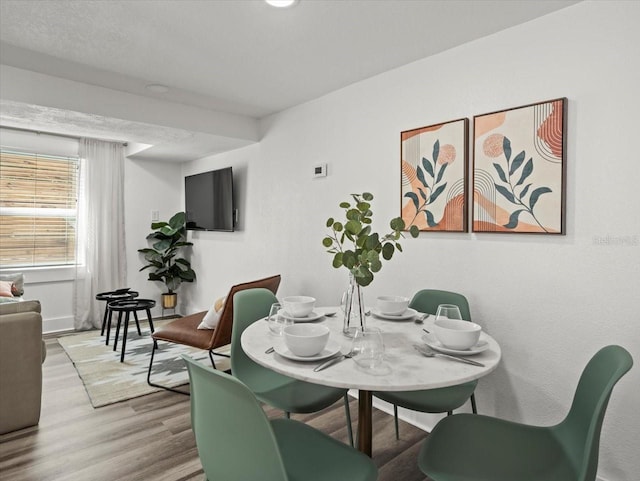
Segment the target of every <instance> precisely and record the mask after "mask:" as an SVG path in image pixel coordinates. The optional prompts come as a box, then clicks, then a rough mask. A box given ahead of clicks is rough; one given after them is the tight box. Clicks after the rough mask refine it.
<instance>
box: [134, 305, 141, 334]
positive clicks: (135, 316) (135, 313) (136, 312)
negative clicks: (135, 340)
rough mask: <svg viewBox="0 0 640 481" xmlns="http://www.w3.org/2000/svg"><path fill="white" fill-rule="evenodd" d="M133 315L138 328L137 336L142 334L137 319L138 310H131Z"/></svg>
mask: <svg viewBox="0 0 640 481" xmlns="http://www.w3.org/2000/svg"><path fill="white" fill-rule="evenodd" d="M133 317H134V319H135V320H136V327H137V328H138V336H142V331H141V330H140V322H139V321H138V311H133Z"/></svg>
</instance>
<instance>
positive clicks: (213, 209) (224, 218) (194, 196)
mask: <svg viewBox="0 0 640 481" xmlns="http://www.w3.org/2000/svg"><path fill="white" fill-rule="evenodd" d="M184 192H185V212H186V214H187V229H188V230H221V231H228V232H232V231H233V228H234V222H233V220H234V209H233V171H232V169H231V167H227V168H225V169H219V170H212V171H210V172H203V173H201V174H195V175H188V176H186V177H185V178H184Z"/></svg>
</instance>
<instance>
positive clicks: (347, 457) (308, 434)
mask: <svg viewBox="0 0 640 481" xmlns="http://www.w3.org/2000/svg"><path fill="white" fill-rule="evenodd" d="M271 427H272V429H273V432H274V434H275V436H276V440H277V443H278V447H279V448H280V453H281V454H282V459H283V461H284V466H285V469H286V471H287V475H288V476H289V479H290V480H291V481H294V480H295V481H313V480H324V481H329V480H332V481H333V480H335V481H337V480H341V479H344V480H349V481H367V480H373V479H376V478H377V469H376V467H375V465H374V464H373V462H371V459H370V458H369V457H368V456H366V455H364V454H362V453H360V452H359V451H356V450H354V449H353V448H351V447H350V446H347V445H346V444H344V443H341V442H340V441H337V440H335V439H333V438H332V437H330V436H327V435H326V434H324V433H322V432H320V431H318V430H316V429H314V428H312V427H310V426H307V425H306V424H302V423H299V422H296V421H292V420H290V419H274V420H272V421H271Z"/></svg>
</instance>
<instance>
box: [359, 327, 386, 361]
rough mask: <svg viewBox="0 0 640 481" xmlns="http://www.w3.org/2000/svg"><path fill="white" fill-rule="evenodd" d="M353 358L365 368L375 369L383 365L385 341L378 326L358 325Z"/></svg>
mask: <svg viewBox="0 0 640 481" xmlns="http://www.w3.org/2000/svg"><path fill="white" fill-rule="evenodd" d="M351 353H352V354H353V360H354V361H355V362H356V364H358V365H359V366H361V367H363V368H365V369H375V368H378V367H380V366H381V365H382V362H383V358H384V342H383V340H382V333H381V332H380V329H378V328H377V327H366V328H362V327H356V328H355V332H354V334H353V342H352V344H351Z"/></svg>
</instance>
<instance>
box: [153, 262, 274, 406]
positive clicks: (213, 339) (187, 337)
mask: <svg viewBox="0 0 640 481" xmlns="http://www.w3.org/2000/svg"><path fill="white" fill-rule="evenodd" d="M279 286H280V275H277V276H272V277H266V278H264V279H259V280H257V281H252V282H245V283H244V284H237V285H235V286H233V287H232V288H231V290H230V291H229V294H228V295H227V298H226V301H225V304H224V307H223V308H222V312H221V313H220V320H219V321H218V325H217V327H216V328H215V329H198V325H199V324H200V322H201V321H202V319H203V318H204V316H205V314H206V313H207V311H202V312H198V313H196V314H191V315H189V316H185V317H181V318H179V319H176V320H174V321H171V322H170V323H168V324H166V325H165V326H162V327H161V328H159V329H157V330H156V331H155V332H154V333H153V334H152V335H151V338H152V339H153V349H152V351H151V360H150V361H149V371H148V372H147V383H148V384H149V385H150V386H154V387H159V388H162V389H167V390H168V391H173V392H177V393H180V394H188V393H186V392H183V391H180V390H178V389H174V388H170V387H167V386H162V385H160V384H154V383H152V382H151V368H152V366H153V356H154V354H155V352H156V349H158V341H166V342H173V343H176V344H183V345H185V346H190V347H195V348H198V349H204V350H207V351H209V359H211V365H212V366H213V368H214V369H216V363H215V361H214V359H213V355H214V354H215V355H216V356H223V357H229V354H224V353H221V352H216V351H215V349H217V348H220V347H222V346H226V345H228V344H230V343H231V328H232V326H233V296H234V294H235V293H236V292H239V291H243V290H245V289H253V288H256V287H262V288H265V289H269V290H270V291H271V292H273V293H274V294H275V293H276V292H277V291H278V287H279Z"/></svg>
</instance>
